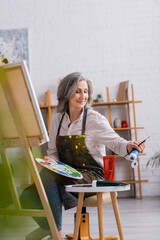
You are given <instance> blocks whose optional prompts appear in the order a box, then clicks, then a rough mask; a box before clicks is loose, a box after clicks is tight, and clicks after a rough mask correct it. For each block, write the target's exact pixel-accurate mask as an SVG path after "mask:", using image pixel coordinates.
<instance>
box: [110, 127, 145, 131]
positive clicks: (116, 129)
mask: <svg viewBox="0 0 160 240" xmlns="http://www.w3.org/2000/svg"><path fill="white" fill-rule="evenodd" d="M132 129H144V127H126V128H114V130H115V131H124V130H132Z"/></svg>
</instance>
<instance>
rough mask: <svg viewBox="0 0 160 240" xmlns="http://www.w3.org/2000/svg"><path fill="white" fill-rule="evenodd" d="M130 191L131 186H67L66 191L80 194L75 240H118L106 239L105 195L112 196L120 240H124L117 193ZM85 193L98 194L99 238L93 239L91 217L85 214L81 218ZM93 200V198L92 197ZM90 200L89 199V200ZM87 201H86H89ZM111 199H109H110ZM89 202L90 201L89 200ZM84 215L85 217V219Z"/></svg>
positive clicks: (109, 237)
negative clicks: (90, 224)
mask: <svg viewBox="0 0 160 240" xmlns="http://www.w3.org/2000/svg"><path fill="white" fill-rule="evenodd" d="M129 189H130V185H125V186H112V187H108V186H107V187H92V185H91V184H77V185H68V186H66V191H68V192H79V194H78V204H77V213H76V220H75V228H74V235H72V236H73V240H77V239H78V235H79V237H80V239H84V238H85V239H86V240H90V239H100V240H104V239H106V240H107V239H108V240H113V239H117V236H108V237H104V226H103V225H104V224H103V193H108V194H109V195H110V199H111V200H110V201H111V202H112V206H113V210H114V214H115V218H116V222H117V228H118V232H119V237H120V240H124V236H123V230H122V224H121V219H120V214H119V208H118V203H117V195H116V192H117V191H126V190H129ZM85 192H95V193H96V194H97V208H98V223H99V238H91V237H90V231H89V216H88V214H86V215H85V214H83V213H82V217H81V211H82V206H83V198H84V193H85ZM91 198H93V197H91ZM87 199H89V198H87ZM87 199H86V200H87ZM108 199H109V198H108ZM86 200H85V201H86ZM88 201H89V200H88ZM83 215H84V217H83ZM67 237H71V235H67Z"/></svg>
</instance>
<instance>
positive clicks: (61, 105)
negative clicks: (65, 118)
mask: <svg viewBox="0 0 160 240" xmlns="http://www.w3.org/2000/svg"><path fill="white" fill-rule="evenodd" d="M79 81H86V82H87V85H88V101H87V103H86V105H85V108H91V104H92V93H93V90H92V82H91V81H90V80H88V79H87V78H86V77H85V76H84V75H83V74H82V73H80V72H73V73H70V74H68V75H67V76H66V77H64V78H63V79H62V81H61V82H60V84H59V86H58V89H57V100H58V105H57V108H56V110H57V112H66V111H67V110H68V101H69V99H70V98H72V97H73V96H74V94H75V93H76V90H77V83H78V82H79Z"/></svg>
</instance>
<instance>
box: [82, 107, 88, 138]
mask: <svg viewBox="0 0 160 240" xmlns="http://www.w3.org/2000/svg"><path fill="white" fill-rule="evenodd" d="M86 120H87V109H84V112H83V122H82V133H81V134H82V135H85V129H86Z"/></svg>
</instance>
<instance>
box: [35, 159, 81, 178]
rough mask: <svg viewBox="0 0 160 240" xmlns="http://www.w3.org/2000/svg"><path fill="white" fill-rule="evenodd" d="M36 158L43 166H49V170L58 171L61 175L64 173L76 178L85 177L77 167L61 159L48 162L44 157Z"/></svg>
mask: <svg viewBox="0 0 160 240" xmlns="http://www.w3.org/2000/svg"><path fill="white" fill-rule="evenodd" d="M35 160H36V161H37V162H38V163H39V164H41V165H42V166H43V167H45V168H48V169H49V170H51V171H53V172H56V173H58V174H60V175H63V176H65V177H69V178H75V179H82V178H83V176H82V174H81V173H79V172H78V171H77V170H76V169H74V168H72V167H70V166H69V165H67V164H65V163H62V162H60V161H57V160H53V159H52V161H53V162H48V161H47V162H46V161H45V160H44V159H41V158H36V159H35Z"/></svg>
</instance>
